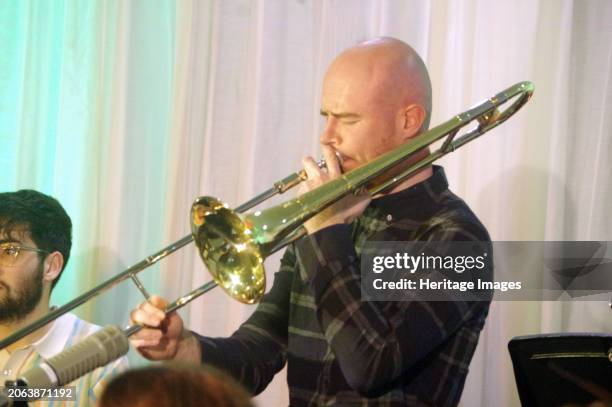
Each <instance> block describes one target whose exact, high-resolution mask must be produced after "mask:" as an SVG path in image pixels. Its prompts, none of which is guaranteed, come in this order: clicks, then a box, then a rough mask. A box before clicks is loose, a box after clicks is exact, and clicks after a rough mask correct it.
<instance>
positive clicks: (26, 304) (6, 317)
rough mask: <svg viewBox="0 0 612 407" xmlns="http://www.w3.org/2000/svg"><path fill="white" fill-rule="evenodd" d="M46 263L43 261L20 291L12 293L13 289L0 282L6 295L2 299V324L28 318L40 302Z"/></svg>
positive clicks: (0, 312) (0, 315) (0, 304)
mask: <svg viewBox="0 0 612 407" xmlns="http://www.w3.org/2000/svg"><path fill="white" fill-rule="evenodd" d="M43 271H44V263H43V262H42V261H41V262H40V265H39V267H38V270H37V271H36V274H35V276H34V278H33V279H29V280H26V282H25V285H24V286H23V287H22V288H21V289H20V290H15V294H16V295H13V293H12V292H11V291H12V290H11V288H10V287H9V286H8V285H6V284H4V283H3V282H0V285H2V287H3V288H4V291H6V292H5V295H4V296H2V297H0V323H2V324H6V323H16V322H19V321H21V320H23V319H24V318H25V317H27V316H28V314H30V313H31V312H32V311H34V308H36V306H37V305H38V303H39V302H40V299H41V298H42V293H43V283H42V279H43Z"/></svg>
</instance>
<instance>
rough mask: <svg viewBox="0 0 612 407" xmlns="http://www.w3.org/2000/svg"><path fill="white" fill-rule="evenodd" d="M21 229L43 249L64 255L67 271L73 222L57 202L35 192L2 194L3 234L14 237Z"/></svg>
mask: <svg viewBox="0 0 612 407" xmlns="http://www.w3.org/2000/svg"><path fill="white" fill-rule="evenodd" d="M17 229H24V230H26V231H27V232H28V233H29V234H30V238H31V239H32V241H33V242H34V243H36V246H37V247H38V248H39V249H42V250H45V251H48V252H49V253H52V252H55V251H58V252H60V253H61V254H62V256H63V257H64V265H63V267H62V270H61V272H63V271H64V269H65V268H66V264H68V259H69V258H70V248H71V247H72V222H71V221H70V217H69V216H68V214H67V213H66V211H65V210H64V208H63V207H62V205H61V204H60V203H59V202H58V201H57V199H55V198H52V197H50V196H48V195H45V194H42V193H40V192H38V191H34V190H31V189H23V190H21V191H17V192H2V193H0V230H1V231H2V232H4V233H5V234H6V235H7V236H12V234H13V233H14V232H15V231H16V230H17ZM41 257H42V258H44V257H43V256H42V255H41ZM61 272H60V275H59V276H58V277H57V278H56V279H55V280H54V281H53V283H52V285H51V288H52V289H53V287H55V285H56V284H57V282H58V281H59V278H60V277H61Z"/></svg>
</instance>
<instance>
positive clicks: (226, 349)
mask: <svg viewBox="0 0 612 407" xmlns="http://www.w3.org/2000/svg"><path fill="white" fill-rule="evenodd" d="M295 264H296V257H295V254H294V252H293V249H292V248H291V247H290V248H288V249H287V251H286V252H285V255H284V256H283V258H282V259H281V266H280V269H279V271H278V272H276V273H275V275H274V283H273V285H272V288H271V289H270V291H269V292H268V293H267V294H266V295H265V296H264V297H263V299H262V301H261V302H260V303H259V304H258V305H257V308H256V309H255V311H254V312H253V314H252V315H251V317H250V318H249V319H248V320H247V321H246V322H244V323H243V324H242V325H241V326H240V328H238V330H237V331H236V332H234V333H233V334H232V335H231V336H230V337H229V338H210V337H204V336H200V335H198V334H196V333H194V334H195V335H196V337H197V338H198V340H199V342H200V344H201V347H202V363H206V364H210V365H212V366H215V367H217V368H218V369H221V370H224V371H225V372H227V373H229V374H230V375H232V376H233V377H234V378H235V379H236V380H238V381H239V382H240V383H241V384H242V385H243V386H245V387H246V389H247V390H249V391H250V392H251V393H253V394H259V393H260V392H261V391H263V390H264V389H265V388H266V386H267V385H268V383H270V381H271V380H272V378H273V377H274V375H275V374H276V373H278V372H279V371H280V370H281V369H282V368H283V366H284V365H285V362H286V359H287V356H286V350H287V327H288V323H289V299H290V294H291V281H292V276H293V272H294V267H295Z"/></svg>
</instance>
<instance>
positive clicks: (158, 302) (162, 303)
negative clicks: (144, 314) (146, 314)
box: [147, 295, 168, 310]
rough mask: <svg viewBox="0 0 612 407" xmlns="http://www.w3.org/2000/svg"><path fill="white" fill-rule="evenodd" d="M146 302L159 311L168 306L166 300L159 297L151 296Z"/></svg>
mask: <svg viewBox="0 0 612 407" xmlns="http://www.w3.org/2000/svg"><path fill="white" fill-rule="evenodd" d="M147 302H148V303H149V304H151V305H153V306H155V307H157V308H159V309H161V310H163V309H165V308H166V307H167V306H168V300H166V299H165V298H162V297H160V296H159V295H152V296H151V297H149V300H148V301H147Z"/></svg>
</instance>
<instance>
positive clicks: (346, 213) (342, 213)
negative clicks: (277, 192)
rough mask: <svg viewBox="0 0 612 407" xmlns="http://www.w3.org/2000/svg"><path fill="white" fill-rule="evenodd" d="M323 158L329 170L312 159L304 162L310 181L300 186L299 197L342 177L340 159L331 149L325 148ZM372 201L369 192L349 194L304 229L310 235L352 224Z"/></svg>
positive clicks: (317, 216)
mask: <svg viewBox="0 0 612 407" xmlns="http://www.w3.org/2000/svg"><path fill="white" fill-rule="evenodd" d="M323 157H324V158H325V163H326V164H327V165H326V166H327V170H324V169H320V168H319V167H318V166H317V163H316V162H315V160H314V159H313V158H312V157H306V158H304V159H303V160H302V164H303V165H304V170H306V174H307V175H308V179H307V180H305V181H304V182H302V183H301V184H300V187H299V189H298V195H302V194H304V193H306V192H308V191H311V190H313V189H315V188H317V187H319V186H321V185H323V184H325V183H326V182H327V181H330V180H332V179H334V178H338V177H340V175H342V171H341V169H340V164H339V163H338V158H337V157H336V154H335V153H334V150H333V149H332V148H331V147H329V146H323ZM371 199H372V198H371V197H370V195H369V194H368V193H367V192H363V193H360V194H358V195H355V194H349V195H347V196H345V197H344V198H342V199H340V200H339V201H337V202H336V203H334V204H333V205H331V206H329V207H327V208H326V209H325V210H323V211H321V212H320V213H319V214H317V215H316V216H314V217H312V218H310V219H309V220H308V221H307V222H306V223H304V227H305V228H306V230H307V231H308V233H309V234H312V233H315V232H316V231H318V230H320V229H323V228H326V227H328V226H331V225H336V224H341V223H350V222H352V221H353V220H354V219H356V218H358V217H359V216H360V215H361V214H362V213H363V211H364V210H365V208H366V207H367V206H368V204H369V203H370V201H371Z"/></svg>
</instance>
